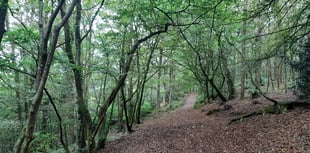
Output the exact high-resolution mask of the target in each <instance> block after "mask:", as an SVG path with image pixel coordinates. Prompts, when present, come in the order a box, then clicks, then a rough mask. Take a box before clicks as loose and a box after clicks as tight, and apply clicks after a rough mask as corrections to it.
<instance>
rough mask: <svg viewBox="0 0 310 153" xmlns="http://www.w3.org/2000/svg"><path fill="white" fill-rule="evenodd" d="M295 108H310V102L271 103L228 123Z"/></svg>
mask: <svg viewBox="0 0 310 153" xmlns="http://www.w3.org/2000/svg"><path fill="white" fill-rule="evenodd" d="M295 108H304V109H310V103H308V102H285V103H278V104H277V105H275V106H274V105H270V106H267V107H266V108H264V109H262V110H257V111H254V112H251V113H249V114H245V115H242V116H240V117H237V118H234V119H232V120H230V121H229V123H228V125H230V124H232V123H233V122H236V121H242V120H243V119H245V118H249V117H251V116H258V115H263V114H281V113H284V112H287V111H288V110H293V109H295Z"/></svg>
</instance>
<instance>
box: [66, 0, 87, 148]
mask: <svg viewBox="0 0 310 153" xmlns="http://www.w3.org/2000/svg"><path fill="white" fill-rule="evenodd" d="M76 6H77V7H76V8H77V9H76V20H75V50H76V53H75V59H74V57H73V53H72V46H71V38H70V27H69V24H68V23H66V24H65V25H64V30H65V51H66V54H67V57H68V59H69V63H70V64H72V67H71V68H72V71H73V74H74V81H75V88H76V93H77V105H78V115H79V120H80V121H79V128H78V147H79V149H78V150H79V151H81V152H86V151H87V148H86V147H87V145H86V141H87V139H88V138H89V137H90V132H91V127H92V126H91V124H92V121H91V117H90V114H89V111H88V108H87V104H86V103H85V99H84V92H83V79H82V71H81V69H80V68H79V67H81V62H80V60H81V43H82V40H81V36H80V22H81V9H82V8H81V1H80V0H77V5H76ZM64 15H65V14H64V12H62V16H64Z"/></svg>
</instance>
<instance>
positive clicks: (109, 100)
mask: <svg viewBox="0 0 310 153" xmlns="http://www.w3.org/2000/svg"><path fill="white" fill-rule="evenodd" d="M169 26H171V24H169V23H167V24H165V27H164V29H162V30H158V31H156V32H152V33H150V34H149V35H147V36H145V37H144V38H142V39H139V40H138V41H136V42H135V44H134V45H133V46H132V48H131V49H130V51H129V52H128V54H127V57H128V58H127V59H128V60H127V61H126V63H125V66H124V73H123V74H122V75H121V76H120V78H119V80H118V82H117V85H116V86H115V87H114V89H113V90H112V92H111V93H110V95H109V97H108V98H107V99H106V101H105V103H104V105H103V106H102V107H101V108H100V112H99V120H98V124H97V126H96V128H95V130H94V132H93V134H92V137H91V140H90V141H89V143H90V144H89V151H90V152H94V149H95V137H96V135H97V133H98V130H99V128H100V126H101V125H102V123H103V121H104V119H105V117H106V115H105V114H106V112H107V110H108V108H109V106H110V105H111V104H112V102H113V101H114V99H115V97H116V95H117V93H118V92H119V90H120V89H121V87H122V86H123V85H124V82H125V80H126V78H127V75H128V72H129V69H130V65H131V62H132V59H133V55H134V53H135V52H136V51H137V49H138V47H139V46H140V44H141V43H143V42H145V41H147V40H149V39H150V38H152V37H153V36H156V35H159V34H161V33H165V32H167V31H168V27H169Z"/></svg>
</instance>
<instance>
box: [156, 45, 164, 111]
mask: <svg viewBox="0 0 310 153" xmlns="http://www.w3.org/2000/svg"><path fill="white" fill-rule="evenodd" d="M162 54H163V50H162V49H160V52H159V61H158V75H157V79H158V80H157V103H156V108H157V109H158V108H160V104H161V102H162V100H161V96H160V90H161V89H160V87H161V82H160V79H161V66H162V63H163V56H162Z"/></svg>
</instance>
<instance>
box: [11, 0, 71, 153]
mask: <svg viewBox="0 0 310 153" xmlns="http://www.w3.org/2000/svg"><path fill="white" fill-rule="evenodd" d="M63 4H64V1H60V2H59V4H58V6H57V8H56V9H55V10H54V12H53V14H52V17H51V18H50V22H49V23H50V24H49V26H48V29H47V33H45V35H44V38H47V40H46V41H44V42H45V43H44V44H43V45H44V46H47V43H48V39H49V35H50V31H52V25H53V24H54V20H55V18H56V16H57V14H58V13H59V10H60V8H61V7H62V5H63ZM75 4H76V1H73V2H72V3H71V6H70V9H69V11H68V12H67V13H66V15H65V17H64V18H63V19H62V20H61V21H60V23H59V24H58V25H57V26H56V28H55V29H54V31H53V38H52V41H51V48H50V51H49V53H48V55H47V60H46V62H45V63H38V65H39V66H42V65H44V68H43V71H42V73H37V75H40V76H37V77H36V82H37V83H36V84H37V88H36V94H35V95H34V97H33V100H32V104H31V108H30V110H29V119H28V121H27V123H26V127H25V128H24V130H23V131H22V133H21V134H20V137H19V139H18V140H17V142H16V144H15V146H14V153H28V152H29V147H30V143H31V142H32V140H33V139H34V136H33V133H34V130H35V123H36V119H37V113H38V110H39V107H40V105H41V102H42V96H43V90H44V88H45V84H46V82H47V78H48V75H49V71H50V67H51V64H52V60H53V57H54V53H55V50H56V46H57V42H58V36H59V32H60V30H61V28H62V27H63V25H64V24H65V23H66V22H67V21H68V19H69V17H70V16H71V14H72V11H73V10H74V7H75ZM40 49H47V47H46V48H45V47H43V48H40ZM43 52H47V50H44V51H43ZM41 61H42V60H41Z"/></svg>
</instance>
